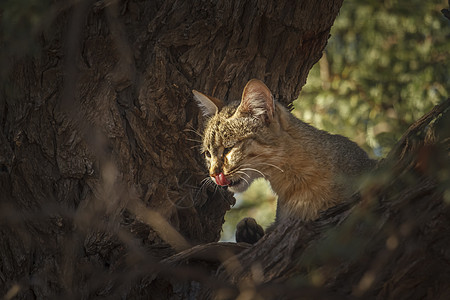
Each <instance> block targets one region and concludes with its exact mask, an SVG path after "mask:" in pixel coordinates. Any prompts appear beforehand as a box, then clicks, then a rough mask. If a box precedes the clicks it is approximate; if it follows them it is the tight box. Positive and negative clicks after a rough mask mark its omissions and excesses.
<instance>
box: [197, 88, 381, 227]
mask: <svg viewBox="0 0 450 300" xmlns="http://www.w3.org/2000/svg"><path fill="white" fill-rule="evenodd" d="M206 99H207V98H205V99H200V101H199V102H200V106H201V105H202V104H201V101H207V100H206ZM215 100H217V99H215ZM209 104H210V103H208V105H209ZM220 106H222V105H220ZM207 116H208V117H209V118H210V119H209V120H208V122H207V125H206V128H205V132H204V138H203V151H204V152H205V156H206V160H207V162H208V166H209V171H210V175H211V177H212V178H213V179H214V176H215V175H216V174H219V173H223V175H224V176H225V177H226V178H227V179H229V180H230V181H231V182H232V184H231V185H229V188H230V190H231V191H235V192H242V191H243V190H245V189H246V188H247V187H248V185H249V184H250V183H251V182H252V181H253V180H254V179H255V178H258V177H265V178H266V179H267V180H268V181H269V182H270V184H271V186H272V189H273V190H274V192H275V193H276V194H277V195H278V210H277V218H278V219H280V218H282V219H284V218H286V217H290V216H296V217H299V218H301V219H304V220H311V219H314V218H316V217H317V216H318V214H319V212H320V211H322V210H325V209H327V208H329V207H331V206H334V205H336V204H337V203H339V202H342V201H343V200H344V199H345V198H347V197H348V196H350V194H351V193H352V192H354V189H355V187H354V186H353V185H352V182H353V180H352V178H354V177H355V176H357V175H359V174H361V173H362V172H364V171H365V170H367V169H369V168H370V167H372V166H373V165H374V161H373V160H371V159H369V158H368V156H367V154H366V153H365V152H364V151H363V150H362V149H361V148H359V147H358V146H357V145H356V144H355V143H354V142H351V141H350V140H348V139H347V138H345V137H342V136H339V135H331V134H329V133H327V132H325V131H321V130H318V129H316V128H314V127H312V126H310V125H308V124H306V123H304V122H302V121H300V120H298V119H297V118H295V117H294V116H293V115H292V114H291V113H290V112H289V111H288V110H287V109H286V108H284V107H283V106H282V105H281V104H279V103H276V102H274V100H273V98H272V95H271V93H270V91H269V89H268V88H267V87H266V86H265V85H264V83H262V82H261V81H259V80H251V81H250V82H249V83H248V84H247V86H246V87H245V89H244V92H243V97H242V99H241V103H232V104H230V105H227V106H223V107H222V108H221V109H219V108H218V109H217V112H216V113H214V114H212V113H210V114H209V115H207ZM224 152H225V153H224Z"/></svg>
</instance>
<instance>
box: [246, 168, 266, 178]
mask: <svg viewBox="0 0 450 300" xmlns="http://www.w3.org/2000/svg"><path fill="white" fill-rule="evenodd" d="M241 170H243V171H254V172H257V173H259V174H261V176H262V177H264V178H266V175H264V174H263V172H261V171H259V170H256V169H254V168H241Z"/></svg>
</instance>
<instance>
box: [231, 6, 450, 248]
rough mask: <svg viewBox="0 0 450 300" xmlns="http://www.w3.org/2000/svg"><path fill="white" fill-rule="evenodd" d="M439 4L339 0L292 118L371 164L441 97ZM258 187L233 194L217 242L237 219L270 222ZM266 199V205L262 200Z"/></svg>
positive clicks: (270, 211)
mask: <svg viewBox="0 0 450 300" xmlns="http://www.w3.org/2000/svg"><path fill="white" fill-rule="evenodd" d="M447 6H448V5H447V1H446V0H442V1H437V0H433V1H421V0H412V1H395V0H390V1H389V0H385V1H379V0H369V1H364V2H361V1H357V0H346V1H344V4H343V6H342V8H341V11H340V15H339V16H338V17H337V19H336V22H335V24H334V26H333V28H332V30H331V34H332V35H331V38H330V40H329V42H328V46H327V49H326V53H324V56H323V57H322V59H321V60H320V61H319V63H317V64H316V65H315V66H314V67H313V69H312V70H311V72H310V73H309V77H308V82H307V84H306V85H305V86H304V87H303V90H302V93H301V95H300V98H299V99H298V100H296V101H295V102H294V108H295V109H294V111H293V113H294V114H295V115H296V116H297V117H299V118H300V119H302V120H304V121H305V122H308V123H311V124H312V125H314V126H316V127H318V128H320V129H324V130H327V131H329V132H331V133H338V134H342V135H344V136H347V137H349V138H350V139H352V140H354V141H356V142H357V143H358V144H359V145H360V146H362V147H363V148H364V149H365V150H366V151H368V153H369V154H370V155H371V156H372V157H381V156H385V155H386V154H387V153H388V152H389V150H390V149H391V147H392V146H393V145H394V143H395V142H397V141H398V139H399V138H400V136H401V135H402V134H403V133H404V132H405V131H406V129H407V128H408V126H409V125H410V124H411V123H412V122H414V121H415V120H417V119H418V118H420V117H421V116H422V115H423V114H424V113H426V112H428V111H429V110H430V109H431V108H432V107H433V106H434V105H436V104H438V103H439V102H441V101H442V100H445V99H446V98H447V97H449V90H448V87H449V86H450V60H449V56H450V26H449V22H448V20H447V19H445V18H444V17H443V15H442V13H441V12H440V10H441V9H442V8H446V7H447ZM264 184H267V183H265V182H264V181H262V182H260V183H258V184H254V185H252V186H251V187H250V188H249V190H248V191H247V192H246V193H244V194H242V195H237V198H238V200H239V202H238V205H237V206H236V207H235V208H233V209H232V210H231V211H229V212H228V214H227V215H226V217H225V219H226V221H227V222H226V223H225V225H224V234H223V240H229V239H230V238H231V237H232V236H233V235H234V230H235V225H236V223H237V222H239V220H240V219H242V218H243V217H248V216H251V217H254V218H255V219H256V220H257V221H258V222H259V223H261V224H262V225H267V224H270V223H271V222H273V220H274V214H275V207H276V205H275V204H274V203H273V202H272V201H273V200H272V199H274V198H273V197H274V196H273V194H268V195H266V194H264V191H270V188H269V187H267V186H264ZM267 200H269V201H267Z"/></svg>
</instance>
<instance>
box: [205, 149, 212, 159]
mask: <svg viewBox="0 0 450 300" xmlns="http://www.w3.org/2000/svg"><path fill="white" fill-rule="evenodd" d="M205 156H206V157H207V158H211V153H210V152H209V151H208V150H206V151H205Z"/></svg>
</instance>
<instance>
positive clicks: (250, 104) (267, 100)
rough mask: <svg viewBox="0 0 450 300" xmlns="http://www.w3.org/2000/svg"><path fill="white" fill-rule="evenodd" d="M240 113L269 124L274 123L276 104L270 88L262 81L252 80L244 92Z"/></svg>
mask: <svg viewBox="0 0 450 300" xmlns="http://www.w3.org/2000/svg"><path fill="white" fill-rule="evenodd" d="M238 111H239V113H244V114H250V115H252V116H254V117H256V118H261V119H263V120H264V121H266V122H267V123H270V122H272V120H273V117H274V114H275V103H274V101H273V96H272V93H271V92H270V90H269V88H268V87H267V86H266V85H265V84H264V83H263V82H262V81H260V80H258V79H252V80H250V81H249V82H248V83H247V85H246V86H245V88H244V91H243V92H242V99H241V104H240V105H239V108H238Z"/></svg>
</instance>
